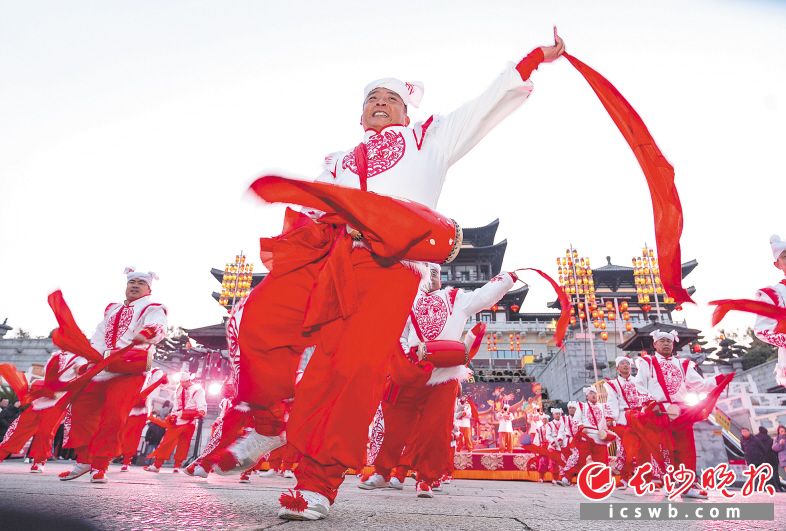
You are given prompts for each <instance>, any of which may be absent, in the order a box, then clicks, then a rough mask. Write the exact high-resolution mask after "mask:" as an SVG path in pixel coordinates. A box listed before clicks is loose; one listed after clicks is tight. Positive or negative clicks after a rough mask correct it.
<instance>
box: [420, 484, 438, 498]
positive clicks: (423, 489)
mask: <svg viewBox="0 0 786 531" xmlns="http://www.w3.org/2000/svg"><path fill="white" fill-rule="evenodd" d="M415 492H416V493H417V496H418V498H433V497H434V493H433V492H431V486H430V485H429V484H428V483H426V482H425V481H418V486H417V487H416V488H415Z"/></svg>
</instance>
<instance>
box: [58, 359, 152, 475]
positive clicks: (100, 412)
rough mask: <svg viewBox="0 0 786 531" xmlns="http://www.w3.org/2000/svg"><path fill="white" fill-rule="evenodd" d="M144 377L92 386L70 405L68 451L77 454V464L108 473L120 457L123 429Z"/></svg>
mask: <svg viewBox="0 0 786 531" xmlns="http://www.w3.org/2000/svg"><path fill="white" fill-rule="evenodd" d="M144 381H145V376H144V375H142V374H138V375H137V374H133V375H123V376H115V377H114V378H112V379H111V380H106V381H101V382H95V381H94V382H90V383H89V384H87V387H85V389H84V390H83V391H82V392H81V393H79V394H78V395H77V396H76V398H75V399H74V401H73V402H72V404H71V415H72V418H71V431H70V433H69V436H68V448H74V450H75V451H76V460H77V462H78V463H83V464H89V465H92V467H93V468H95V469H97V470H105V469H106V468H107V467H108V466H109V461H110V460H112V459H113V458H114V457H115V456H117V455H120V447H121V437H122V429H123V425H124V424H125V422H126V419H127V418H128V413H129V412H130V411H131V409H132V408H133V407H134V404H136V401H137V400H138V398H139V390H140V389H141V388H142V384H144Z"/></svg>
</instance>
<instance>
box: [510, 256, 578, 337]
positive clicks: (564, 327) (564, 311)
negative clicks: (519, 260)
mask: <svg viewBox="0 0 786 531" xmlns="http://www.w3.org/2000/svg"><path fill="white" fill-rule="evenodd" d="M516 271H534V272H535V273H537V274H538V275H540V276H542V277H543V278H545V279H546V280H547V281H548V282H549V284H551V287H552V288H554V291H556V292H557V298H558V299H559V305H560V308H561V310H560V316H559V321H557V329H556V331H555V332H554V343H555V344H556V345H557V346H558V347H562V342H563V340H564V339H565V333H566V332H567V331H568V323H569V322H570V299H568V295H567V294H566V293H565V290H563V289H562V288H561V287H560V286H559V284H557V283H556V282H554V279H553V278H551V277H550V276H549V275H547V274H546V273H544V272H543V271H541V270H540V269H535V268H533V267H525V268H522V269H516Z"/></svg>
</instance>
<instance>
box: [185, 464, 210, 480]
mask: <svg viewBox="0 0 786 531" xmlns="http://www.w3.org/2000/svg"><path fill="white" fill-rule="evenodd" d="M183 472H184V473H185V474H186V475H187V476H191V477H195V478H203V479H207V476H208V472H207V470H205V469H204V468H202V465H193V466H192V465H189V466H187V467H186V468H184V469H183Z"/></svg>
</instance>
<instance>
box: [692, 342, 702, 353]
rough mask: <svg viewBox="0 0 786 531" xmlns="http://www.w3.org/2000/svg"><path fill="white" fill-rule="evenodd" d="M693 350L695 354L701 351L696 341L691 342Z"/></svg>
mask: <svg viewBox="0 0 786 531" xmlns="http://www.w3.org/2000/svg"><path fill="white" fill-rule="evenodd" d="M693 352H695V353H697V354H698V353H699V352H701V345H699V344H698V343H694V344H693Z"/></svg>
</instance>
